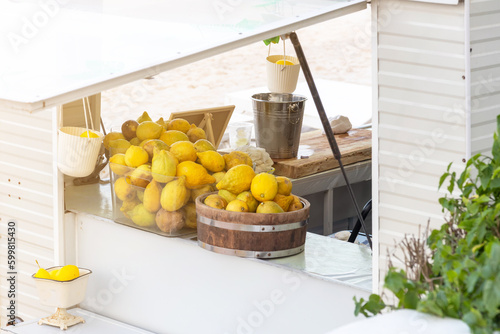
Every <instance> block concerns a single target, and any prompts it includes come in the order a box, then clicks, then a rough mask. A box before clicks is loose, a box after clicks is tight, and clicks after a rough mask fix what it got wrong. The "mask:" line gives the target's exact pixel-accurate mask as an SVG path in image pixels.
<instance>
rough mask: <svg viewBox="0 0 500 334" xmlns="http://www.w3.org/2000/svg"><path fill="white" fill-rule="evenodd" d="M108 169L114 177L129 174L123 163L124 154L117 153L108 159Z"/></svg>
mask: <svg viewBox="0 0 500 334" xmlns="http://www.w3.org/2000/svg"><path fill="white" fill-rule="evenodd" d="M109 168H111V170H112V171H113V173H115V174H116V175H125V174H127V173H128V172H129V168H128V167H127V164H126V163H125V154H123V153H117V154H115V155H113V156H112V157H111V158H109Z"/></svg>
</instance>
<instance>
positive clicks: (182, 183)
mask: <svg viewBox="0 0 500 334" xmlns="http://www.w3.org/2000/svg"><path fill="white" fill-rule="evenodd" d="M190 197H191V191H190V190H189V189H187V188H186V177H185V176H180V177H179V178H178V179H175V180H173V181H170V182H169V183H167V184H166V185H165V187H164V188H163V190H162V191H161V198H160V203H161V207H162V208H163V209H164V210H166V211H171V212H172V211H177V210H179V209H180V208H182V207H183V206H184V205H185V204H186V203H187V202H188V200H189V198H190Z"/></svg>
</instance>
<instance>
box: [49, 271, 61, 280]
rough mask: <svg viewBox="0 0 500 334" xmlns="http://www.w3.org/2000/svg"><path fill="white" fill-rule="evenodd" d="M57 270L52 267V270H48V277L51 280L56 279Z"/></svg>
mask: <svg viewBox="0 0 500 334" xmlns="http://www.w3.org/2000/svg"><path fill="white" fill-rule="evenodd" d="M58 272H59V269H54V270H51V271H50V272H49V275H50V279H53V280H56V281H58V279H57V273H58Z"/></svg>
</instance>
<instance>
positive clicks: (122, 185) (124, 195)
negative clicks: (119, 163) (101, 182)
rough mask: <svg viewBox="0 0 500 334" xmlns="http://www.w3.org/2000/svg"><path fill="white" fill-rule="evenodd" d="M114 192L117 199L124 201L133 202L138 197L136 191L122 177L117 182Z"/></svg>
mask: <svg viewBox="0 0 500 334" xmlns="http://www.w3.org/2000/svg"><path fill="white" fill-rule="evenodd" d="M114 190H115V194H116V197H118V198H119V199H120V200H122V201H132V200H133V199H134V198H135V196H136V191H135V189H134V187H132V185H130V184H129V183H128V182H127V180H126V179H125V178H124V177H120V178H118V179H117V180H116V181H115V184H114Z"/></svg>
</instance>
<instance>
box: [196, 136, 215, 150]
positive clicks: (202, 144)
mask: <svg viewBox="0 0 500 334" xmlns="http://www.w3.org/2000/svg"><path fill="white" fill-rule="evenodd" d="M194 148H195V149H196V151H197V152H205V151H215V147H214V145H213V144H212V143H211V142H210V141H208V140H206V139H198V140H197V141H196V142H195V143H194Z"/></svg>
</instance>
